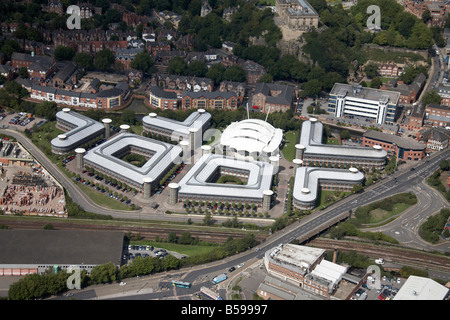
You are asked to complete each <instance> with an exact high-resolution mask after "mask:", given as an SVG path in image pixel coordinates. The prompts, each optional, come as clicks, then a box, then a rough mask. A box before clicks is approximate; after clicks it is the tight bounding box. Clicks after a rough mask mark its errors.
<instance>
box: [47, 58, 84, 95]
mask: <svg viewBox="0 0 450 320" xmlns="http://www.w3.org/2000/svg"><path fill="white" fill-rule="evenodd" d="M56 68H57V70H58V71H57V72H56V74H55V75H54V76H53V78H52V85H53V86H54V87H58V88H62V89H73V87H74V86H75V85H76V84H77V83H78V74H79V69H78V65H77V64H76V63H75V62H72V61H58V62H57V63H56Z"/></svg>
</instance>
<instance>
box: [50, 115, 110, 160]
mask: <svg viewBox="0 0 450 320" xmlns="http://www.w3.org/2000/svg"><path fill="white" fill-rule="evenodd" d="M56 128H58V129H60V130H62V131H66V132H65V133H64V134H61V135H59V136H58V137H56V138H54V139H53V140H52V141H51V146H52V152H53V153H56V154H66V153H69V152H71V151H73V150H75V149H76V148H78V147H81V146H84V145H89V144H90V143H92V142H93V141H96V140H98V139H100V138H101V137H102V136H103V135H104V133H105V127H104V125H103V124H101V123H100V122H98V121H95V120H92V119H91V118H89V117H86V116H84V115H82V114H80V113H77V112H74V111H71V110H70V108H64V109H63V110H62V111H59V112H57V113H56Z"/></svg>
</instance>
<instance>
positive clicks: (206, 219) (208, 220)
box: [203, 212, 214, 226]
mask: <svg viewBox="0 0 450 320" xmlns="http://www.w3.org/2000/svg"><path fill="white" fill-rule="evenodd" d="M203 223H204V224H206V225H207V226H210V225H212V224H213V223H214V220H213V219H212V216H211V213H209V212H208V213H207V214H206V215H205V217H204V218H203Z"/></svg>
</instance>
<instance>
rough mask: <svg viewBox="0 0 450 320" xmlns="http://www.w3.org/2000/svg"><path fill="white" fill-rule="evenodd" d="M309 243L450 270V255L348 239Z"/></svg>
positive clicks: (408, 263) (421, 266)
mask: <svg viewBox="0 0 450 320" xmlns="http://www.w3.org/2000/svg"><path fill="white" fill-rule="evenodd" d="M308 245H311V246H315V247H320V248H323V249H327V250H334V249H337V250H341V251H345V252H347V251H356V252H358V253H361V254H363V255H365V256H368V257H369V258H374V259H375V258H383V259H384V260H385V261H387V262H392V263H399V264H405V265H410V266H416V267H420V268H426V269H433V270H438V271H445V272H450V257H445V256H442V255H435V254H431V253H427V252H421V251H415V250H412V249H406V248H399V247H384V246H379V245H374V244H370V243H358V242H353V241H348V240H331V239H324V238H316V239H314V240H312V241H310V242H308Z"/></svg>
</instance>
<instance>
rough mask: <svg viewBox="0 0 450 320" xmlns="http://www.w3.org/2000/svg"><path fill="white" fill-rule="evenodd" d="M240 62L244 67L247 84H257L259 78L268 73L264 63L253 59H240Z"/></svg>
mask: <svg viewBox="0 0 450 320" xmlns="http://www.w3.org/2000/svg"><path fill="white" fill-rule="evenodd" d="M238 64H239V65H241V66H242V68H244V71H245V76H246V79H247V84H250V85H254V84H256V83H257V82H258V80H259V78H261V76H262V75H263V74H265V73H266V69H265V68H264V67H263V66H262V65H260V64H258V63H256V62H254V61H251V60H245V61H244V60H240V61H239V62H238Z"/></svg>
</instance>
